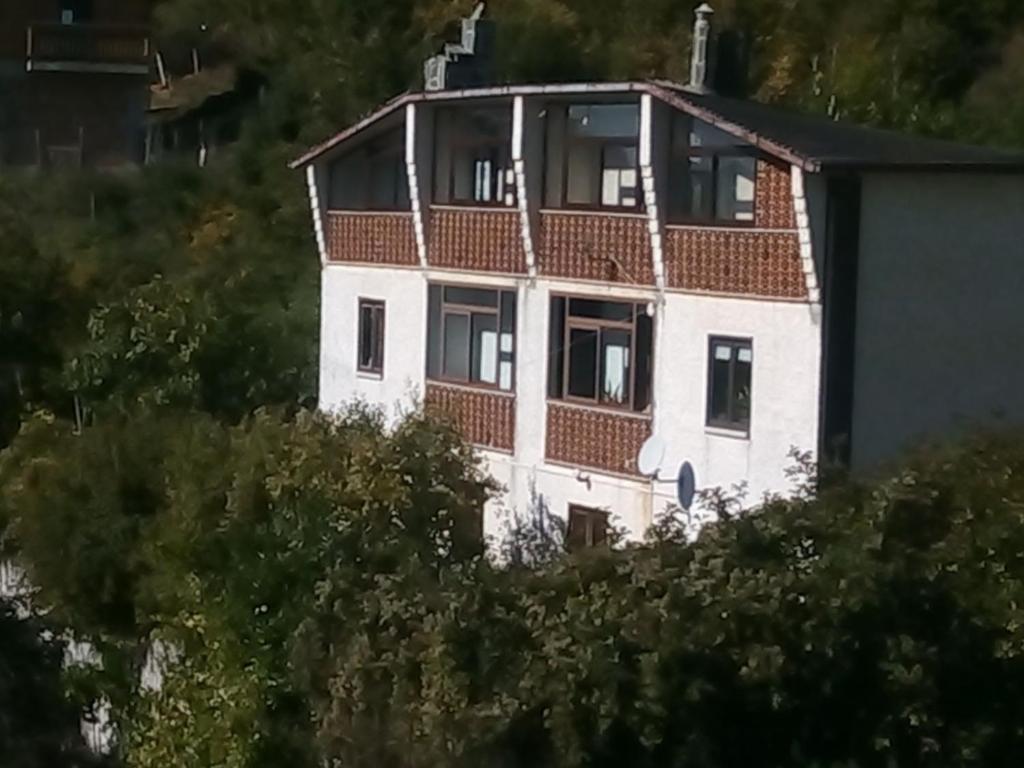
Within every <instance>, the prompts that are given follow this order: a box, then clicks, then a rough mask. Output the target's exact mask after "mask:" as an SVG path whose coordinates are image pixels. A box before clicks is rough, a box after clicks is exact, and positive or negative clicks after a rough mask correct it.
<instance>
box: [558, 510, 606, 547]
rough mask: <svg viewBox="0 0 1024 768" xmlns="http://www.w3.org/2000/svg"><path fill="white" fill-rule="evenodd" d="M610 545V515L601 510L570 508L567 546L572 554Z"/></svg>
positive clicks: (566, 535) (566, 537) (566, 536)
mask: <svg viewBox="0 0 1024 768" xmlns="http://www.w3.org/2000/svg"><path fill="white" fill-rule="evenodd" d="M607 543H608V513H607V512H605V511H603V510H600V509H590V508H588V507H580V506H577V505H575V504H572V505H570V506H569V522H568V526H567V527H566V534H565V546H566V549H568V550H569V551H570V552H579V551H581V550H585V549H591V548H593V547H599V546H602V545H604V544H607Z"/></svg>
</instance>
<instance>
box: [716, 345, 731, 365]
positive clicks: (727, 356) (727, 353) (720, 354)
mask: <svg viewBox="0 0 1024 768" xmlns="http://www.w3.org/2000/svg"><path fill="white" fill-rule="evenodd" d="M715 360H725V361H726V362H728V361H729V360H732V347H730V346H729V345H728V344H716V345H715Z"/></svg>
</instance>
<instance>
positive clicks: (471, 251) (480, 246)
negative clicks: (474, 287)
mask: <svg viewBox="0 0 1024 768" xmlns="http://www.w3.org/2000/svg"><path fill="white" fill-rule="evenodd" d="M427 262H428V263H429V264H430V266H432V267H441V268H445V269H459V270H466V271H472V272H502V273H505V274H526V257H525V255H524V253H523V233H522V225H521V223H520V216H519V211H518V209H516V208H509V209H502V208H495V209H481V208H467V209H461V210H460V209H458V208H438V207H435V208H432V209H431V211H430V243H429V246H428V249H427Z"/></svg>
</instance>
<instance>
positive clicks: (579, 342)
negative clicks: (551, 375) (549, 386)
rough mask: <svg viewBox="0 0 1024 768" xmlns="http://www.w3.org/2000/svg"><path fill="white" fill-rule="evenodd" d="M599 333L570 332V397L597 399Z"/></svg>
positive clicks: (580, 330) (585, 331)
mask: <svg viewBox="0 0 1024 768" xmlns="http://www.w3.org/2000/svg"><path fill="white" fill-rule="evenodd" d="M596 368H597V331H594V330H589V329H579V328H573V329H572V330H571V331H570V332H569V390H568V391H569V395H570V396H571V397H582V398H587V399H588V400H593V399H594V398H595V397H597V377H596V376H595V375H594V374H595V372H596Z"/></svg>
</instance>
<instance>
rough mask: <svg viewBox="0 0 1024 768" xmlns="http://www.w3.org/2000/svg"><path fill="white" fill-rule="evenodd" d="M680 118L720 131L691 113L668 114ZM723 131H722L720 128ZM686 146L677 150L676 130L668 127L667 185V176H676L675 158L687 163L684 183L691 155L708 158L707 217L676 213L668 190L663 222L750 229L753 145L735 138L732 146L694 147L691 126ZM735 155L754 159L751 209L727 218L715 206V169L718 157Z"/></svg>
mask: <svg viewBox="0 0 1024 768" xmlns="http://www.w3.org/2000/svg"><path fill="white" fill-rule="evenodd" d="M680 117H685V118H686V119H688V120H689V121H690V122H691V124H692V123H696V122H704V123H706V124H707V125H709V126H710V127H711V128H713V129H715V130H717V131H722V129H721V128H718V127H717V126H716V125H714V124H713V123H708V122H707V121H706V120H705V121H701V120H700V118H697V117H694V116H692V115H689V114H686V113H682V112H679V111H676V112H674V113H673V114H672V118H671V120H672V122H673V124H674V123H675V121H676V120H678V119H679V118H680ZM722 132H723V133H724V131H722ZM686 136H687V138H686V146H685V147H684V148H682V150H680V148H678V147H677V144H676V132H675V130H674V126H673V130H671V131H670V132H669V161H668V162H669V169H668V174H669V184H670V185H671V183H672V182H671V176H673V175H676V174H675V173H674V172H675V168H674V165H675V163H676V162H677V161H680V162H681V161H685V162H686V164H687V172H686V173H685V174H683V175H684V177H686V182H687V183H688V181H689V179H688V177H689V170H690V169H689V164H690V161H691V160H693V159H694V158H708V157H709V158H711V190H710V198H711V208H712V210H711V216H694V215H692V214H689V213H685V214H679V213H677V212H676V211H674V210H673V209H672V193H671V190H670V191H669V194H668V205H667V206H666V216H667V218H666V221H667V223H668V225H669V226H672V225H678V226H708V227H735V228H737V229H752V228H754V227H756V226H757V191H758V183H757V162H758V159H759V153H758V151H757V148H756V147H754V146H752V145H745V144H743V143H742V142H741V141H740V140H739V139H737V143H736V144H735V145H732V146H705V147H695V146H693V145H692V143H691V141H690V137H691V136H692V129H691V130H688V131H687V134H686ZM735 158H749V159H751V160H753V161H754V199H753V206H754V210H753V212H752V215H751V217H750V218H749V219H736V218H732V219H727V218H722V217H719V216H718V215H717V210H716V209H717V206H718V182H719V179H718V169H719V161H720V160H722V159H735Z"/></svg>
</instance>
